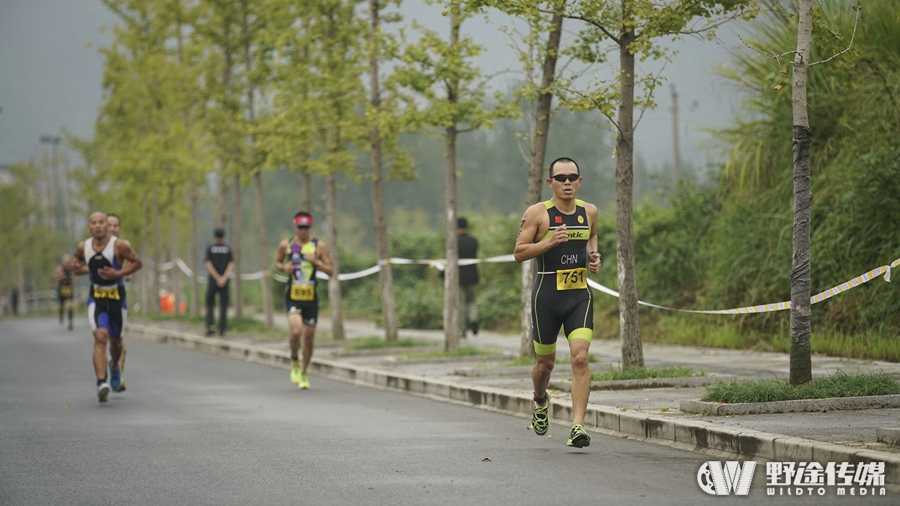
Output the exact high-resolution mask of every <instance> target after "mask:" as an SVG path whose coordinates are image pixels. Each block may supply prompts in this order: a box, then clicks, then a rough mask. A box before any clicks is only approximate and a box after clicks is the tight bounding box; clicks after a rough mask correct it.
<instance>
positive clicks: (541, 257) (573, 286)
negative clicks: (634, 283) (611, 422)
mask: <svg viewBox="0 0 900 506" xmlns="http://www.w3.org/2000/svg"><path fill="white" fill-rule="evenodd" d="M549 175H550V177H548V178H547V185H548V186H549V187H550V189H552V190H553V197H551V198H550V200H548V201H546V202H539V203H537V204H535V205H533V206H530V207H529V208H528V209H527V210H525V214H524V215H523V216H522V223H521V226H520V228H519V235H518V236H517V237H516V247H515V252H514V256H515V258H516V261H517V262H524V261H526V260H529V259H532V258H536V259H537V270H538V272H537V277H536V279H535V283H534V290H533V291H532V301H531V302H532V313H531V327H532V332H533V340H534V352H535V355H536V358H537V363H536V364H535V366H534V369H533V371H532V373H531V379H532V383H533V384H534V404H533V409H532V427H533V428H534V432H535V433H537V434H538V435H544V434H546V433H547V430H548V428H549V423H550V418H549V415H548V409H549V406H550V394H549V393H548V392H547V385H548V384H549V382H550V372H551V371H553V366H554V365H555V363H556V340H557V336H558V335H559V329H560V327H562V328H563V330H564V331H565V334H566V338H567V339H568V341H569V351H570V354H571V357H572V428H571V430H570V431H569V440H568V442H567V444H568V446H575V447H578V448H581V447H585V446H589V445H590V444H591V438H590V436H589V435H588V434H587V433H586V432H585V430H584V415H585V411H586V410H587V402H588V397H589V395H590V392H591V372H590V369H589V368H588V350H589V349H590V345H591V338H592V337H593V335H594V306H593V297H592V293H591V289H590V287H588V285H587V271H588V270H590V272H591V273H594V274H596V273H597V272H599V270H600V253H598V252H597V231H596V228H595V224H596V223H597V207H596V206H594V205H593V204H588V203H587V202H583V201H581V200H578V199H577V198H575V196H576V194H577V193H578V188H579V187H580V186H581V181H582V178H581V172H580V170H579V169H578V164H576V163H575V161H574V160H572V159H570V158H558V159H556V160H554V161H553V162H552V163H551V164H550V174H549Z"/></svg>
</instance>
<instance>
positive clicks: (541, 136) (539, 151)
mask: <svg viewBox="0 0 900 506" xmlns="http://www.w3.org/2000/svg"><path fill="white" fill-rule="evenodd" d="M562 24H563V17H562V15H560V14H555V15H554V16H553V28H552V31H551V32H550V34H549V35H548V36H547V50H546V54H545V56H544V68H543V73H542V75H541V89H540V92H539V93H538V100H537V109H536V110H535V117H534V130H533V132H532V135H531V161H530V164H529V168H528V192H527V193H526V196H525V205H526V207H528V206H531V205H534V204H537V203H538V202H539V201H540V200H541V189H542V188H543V184H542V183H543V173H544V161H545V159H546V157H547V139H548V138H549V135H550V120H551V119H552V105H553V93H552V91H551V90H550V87H551V86H552V85H553V82H554V81H555V80H556V62H557V59H558V52H559V41H560V38H561V36H562ZM536 265H537V264H536V263H535V261H534V259H532V260H528V261H526V262H522V296H521V299H520V303H519V305H520V308H521V312H520V314H521V320H520V326H521V329H522V332H521V344H520V346H519V356H520V357H533V356H534V340H533V337H532V330H531V309H532V308H531V292H532V289H533V287H534V278H535V276H536V273H537V267H536Z"/></svg>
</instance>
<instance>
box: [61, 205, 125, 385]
mask: <svg viewBox="0 0 900 506" xmlns="http://www.w3.org/2000/svg"><path fill="white" fill-rule="evenodd" d="M88 229H89V230H90V231H91V238H90V239H87V240H86V241H82V242H80V243H78V248H77V249H76V250H75V254H74V257H75V260H74V262H72V267H71V270H72V272H76V273H79V274H83V273H87V274H88V275H89V278H90V281H91V287H90V290H89V291H88V322H89V323H90V325H91V331H93V334H94V354H93V362H94V372H95V373H96V376H97V397H98V399H99V400H100V402H106V400H107V397H108V396H109V391H110V389H111V388H113V389H116V390H120V389H121V386H122V385H123V384H124V381H123V380H122V375H121V371H120V370H119V359H120V358H121V355H122V334H121V332H122V328H123V327H124V325H125V317H126V315H127V310H126V309H125V308H123V307H122V302H123V301H124V300H125V285H124V284H123V283H122V278H123V277H124V276H127V275H129V274H131V273H133V272H135V271H137V270H138V269H140V268H141V266H142V264H141V260H140V259H139V258H138V257H137V255H135V254H134V252H133V251H131V247H130V246H129V245H128V243H127V242H124V241H118V240H117V239H116V237H115V236H112V235H110V234H109V222H107V218H106V214H104V213H101V212H95V213H93V214H91V216H90V218H89V219H88ZM126 260H127V264H126V265H125V266H124V267H123V264H125V263H126ZM107 344H109V352H110V355H112V358H111V360H109V361H108V362H107V356H106V346H107ZM107 368H109V378H107Z"/></svg>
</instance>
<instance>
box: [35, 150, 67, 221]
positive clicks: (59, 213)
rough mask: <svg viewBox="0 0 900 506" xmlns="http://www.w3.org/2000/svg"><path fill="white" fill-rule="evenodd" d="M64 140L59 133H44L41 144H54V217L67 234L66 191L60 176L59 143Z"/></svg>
mask: <svg viewBox="0 0 900 506" xmlns="http://www.w3.org/2000/svg"><path fill="white" fill-rule="evenodd" d="M61 141H62V137H60V136H58V135H42V136H41V144H50V145H52V146H53V162H52V163H53V176H52V177H51V181H50V188H51V191H52V192H53V194H54V201H55V202H54V206H55V208H56V209H55V210H54V213H53V214H54V218H55V221H56V229H57V230H58V231H59V232H61V233H63V234H65V232H66V230H65V229H66V226H65V211H64V210H63V205H62V198H63V196H62V194H63V192H64V190H63V188H62V181H61V180H60V178H59V153H58V149H59V143H60V142H61Z"/></svg>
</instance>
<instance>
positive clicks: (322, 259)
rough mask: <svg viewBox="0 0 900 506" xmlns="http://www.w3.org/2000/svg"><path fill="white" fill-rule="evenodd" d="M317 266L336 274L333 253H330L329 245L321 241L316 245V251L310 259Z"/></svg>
mask: <svg viewBox="0 0 900 506" xmlns="http://www.w3.org/2000/svg"><path fill="white" fill-rule="evenodd" d="M309 261H311V262H312V263H313V265H315V266H316V269H319V270H320V271H322V272H324V273H325V274H328V275H329V276H331V275H333V274H334V266H332V265H331V255H330V254H328V245H327V244H325V243H324V242H321V241H319V243H318V244H317V245H316V252H315V253H314V254H313V255H312V258H310V259H309Z"/></svg>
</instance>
